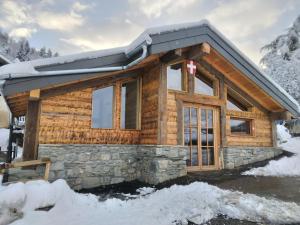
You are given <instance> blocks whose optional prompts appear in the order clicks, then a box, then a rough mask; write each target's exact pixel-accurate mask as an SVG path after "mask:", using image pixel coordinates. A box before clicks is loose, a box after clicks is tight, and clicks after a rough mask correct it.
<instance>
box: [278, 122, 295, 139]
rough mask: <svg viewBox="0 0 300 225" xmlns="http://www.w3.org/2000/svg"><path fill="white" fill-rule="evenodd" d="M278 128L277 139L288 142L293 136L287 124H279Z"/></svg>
mask: <svg viewBox="0 0 300 225" xmlns="http://www.w3.org/2000/svg"><path fill="white" fill-rule="evenodd" d="M276 128H277V140H278V141H279V143H283V142H287V141H288V140H289V139H290V138H291V135H290V133H289V130H288V129H287V128H286V127H285V126H283V125H279V124H278V125H277V126H276Z"/></svg>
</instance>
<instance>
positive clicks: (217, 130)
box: [182, 103, 220, 172]
mask: <svg viewBox="0 0 300 225" xmlns="http://www.w3.org/2000/svg"><path fill="white" fill-rule="evenodd" d="M186 107H190V108H197V109H198V110H197V112H198V114H197V118H198V126H197V128H198V129H197V130H198V134H197V136H198V162H199V166H187V171H188V172H193V171H209V170H218V169H219V168H220V167H219V165H220V163H219V149H220V108H219V107H216V106H211V105H203V104H197V103H183V109H182V113H183V117H182V118H183V123H182V126H183V131H184V128H185V123H184V108H186ZM201 109H211V110H213V128H214V162H215V164H214V165H209V166H203V165H202V150H201V147H202V146H201V130H200V128H201V125H200V123H201V121H200V122H199V119H200V117H199V116H200V110H201ZM182 135H183V137H182V142H183V143H182V144H183V146H186V145H184V138H185V137H184V135H185V133H184V132H182ZM189 151H190V147H189Z"/></svg>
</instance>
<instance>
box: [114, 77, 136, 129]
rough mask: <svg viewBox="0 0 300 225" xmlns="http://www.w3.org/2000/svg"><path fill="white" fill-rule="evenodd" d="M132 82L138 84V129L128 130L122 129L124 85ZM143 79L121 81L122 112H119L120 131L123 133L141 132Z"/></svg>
mask: <svg viewBox="0 0 300 225" xmlns="http://www.w3.org/2000/svg"><path fill="white" fill-rule="evenodd" d="M130 82H137V109H136V110H137V111H136V116H137V118H136V125H137V126H136V129H126V128H122V85H123V84H126V83H130ZM141 88H142V78H141V77H139V78H136V79H133V80H131V79H130V80H128V79H127V80H121V81H120V102H119V104H120V110H119V112H118V113H119V114H120V130H122V131H136V130H141V109H142V108H141V105H142V89H141Z"/></svg>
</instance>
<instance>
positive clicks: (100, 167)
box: [39, 144, 187, 190]
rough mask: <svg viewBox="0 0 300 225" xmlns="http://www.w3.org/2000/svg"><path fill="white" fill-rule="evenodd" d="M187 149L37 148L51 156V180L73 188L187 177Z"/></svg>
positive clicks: (77, 145) (116, 147) (74, 146)
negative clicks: (57, 180)
mask: <svg viewBox="0 0 300 225" xmlns="http://www.w3.org/2000/svg"><path fill="white" fill-rule="evenodd" d="M185 155H186V148H185V147H182V146H156V145H155V146H152V145H80V144H75V145H47V144H40V145H39V157H50V159H51V161H52V165H51V169H50V177H49V179H50V181H52V180H55V179H59V178H63V179H65V180H67V182H68V183H69V185H70V186H71V187H72V188H74V189H77V190H79V189H82V188H92V187H97V186H100V185H108V184H114V183H120V182H123V181H131V180H135V179H138V180H141V181H145V182H147V183H150V184H157V183H160V182H163V181H166V180H169V179H173V178H176V177H180V176H184V175H186V173H187V171H186V166H185Z"/></svg>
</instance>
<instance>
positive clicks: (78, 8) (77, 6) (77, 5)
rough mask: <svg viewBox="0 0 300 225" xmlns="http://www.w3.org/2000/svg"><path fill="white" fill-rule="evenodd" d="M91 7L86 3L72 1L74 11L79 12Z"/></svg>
mask: <svg viewBox="0 0 300 225" xmlns="http://www.w3.org/2000/svg"><path fill="white" fill-rule="evenodd" d="M90 7H91V5H88V4H82V3H80V2H74V4H73V6H72V10H74V11H76V12H81V11H84V10H87V9H89V8H90Z"/></svg>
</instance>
